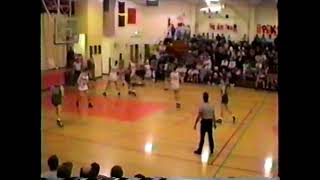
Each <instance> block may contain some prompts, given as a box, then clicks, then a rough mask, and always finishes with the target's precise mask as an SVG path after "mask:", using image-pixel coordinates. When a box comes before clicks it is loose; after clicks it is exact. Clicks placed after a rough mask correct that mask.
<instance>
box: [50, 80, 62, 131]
mask: <svg viewBox="0 0 320 180" xmlns="http://www.w3.org/2000/svg"><path fill="white" fill-rule="evenodd" d="M63 95H64V89H63V86H59V85H55V86H54V87H52V89H51V103H52V105H53V106H54V107H55V109H56V115H57V125H58V126H59V127H61V128H62V127H63V123H62V122H61V119H60V115H61V109H62V98H63Z"/></svg>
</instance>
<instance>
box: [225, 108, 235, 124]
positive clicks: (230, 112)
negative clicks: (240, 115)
mask: <svg viewBox="0 0 320 180" xmlns="http://www.w3.org/2000/svg"><path fill="white" fill-rule="evenodd" d="M224 108H225V109H226V111H227V112H228V113H229V114H230V115H231V116H232V122H233V123H235V122H236V116H235V115H234V114H233V112H232V111H231V110H230V108H229V106H228V104H225V105H224Z"/></svg>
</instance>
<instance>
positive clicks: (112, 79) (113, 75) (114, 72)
mask: <svg viewBox="0 0 320 180" xmlns="http://www.w3.org/2000/svg"><path fill="white" fill-rule="evenodd" d="M118 73H119V67H118V61H115V62H114V66H112V67H111V70H110V76H109V78H108V81H107V86H106V88H105V90H104V92H103V95H104V96H107V91H108V89H109V87H110V86H111V84H114V85H115V87H116V91H118V97H120V90H119V87H118Z"/></svg>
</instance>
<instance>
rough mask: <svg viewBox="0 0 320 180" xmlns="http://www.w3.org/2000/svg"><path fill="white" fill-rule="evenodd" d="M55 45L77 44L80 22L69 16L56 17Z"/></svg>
mask: <svg viewBox="0 0 320 180" xmlns="http://www.w3.org/2000/svg"><path fill="white" fill-rule="evenodd" d="M54 26H55V33H54V43H55V44H75V43H78V41H79V32H78V20H77V19H76V18H71V17H68V16H63V15H61V16H56V17H55V23H54Z"/></svg>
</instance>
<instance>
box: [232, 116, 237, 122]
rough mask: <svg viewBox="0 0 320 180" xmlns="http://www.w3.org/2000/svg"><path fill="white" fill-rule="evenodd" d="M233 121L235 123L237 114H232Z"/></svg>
mask: <svg viewBox="0 0 320 180" xmlns="http://www.w3.org/2000/svg"><path fill="white" fill-rule="evenodd" d="M232 122H233V124H234V123H236V117H235V116H232Z"/></svg>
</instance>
